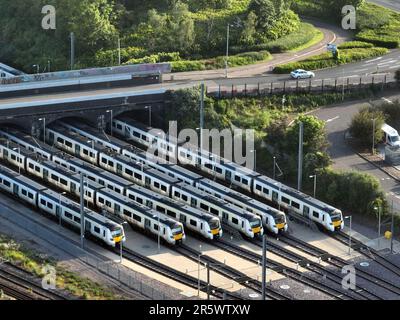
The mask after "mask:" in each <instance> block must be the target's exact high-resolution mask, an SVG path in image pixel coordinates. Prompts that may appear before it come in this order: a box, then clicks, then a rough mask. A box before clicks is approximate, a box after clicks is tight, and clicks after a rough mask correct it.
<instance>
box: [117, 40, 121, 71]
mask: <svg viewBox="0 0 400 320" xmlns="http://www.w3.org/2000/svg"><path fill="white" fill-rule="evenodd" d="M118 65H119V66H120V65H121V39H120V37H119V36H118Z"/></svg>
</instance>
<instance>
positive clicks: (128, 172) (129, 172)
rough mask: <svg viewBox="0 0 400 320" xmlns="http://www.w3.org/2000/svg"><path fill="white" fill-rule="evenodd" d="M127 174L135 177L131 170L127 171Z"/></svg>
mask: <svg viewBox="0 0 400 320" xmlns="http://www.w3.org/2000/svg"><path fill="white" fill-rule="evenodd" d="M125 173H126V174H127V175H129V176H133V171H132V170H130V169H125Z"/></svg>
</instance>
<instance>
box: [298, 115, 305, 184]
mask: <svg viewBox="0 0 400 320" xmlns="http://www.w3.org/2000/svg"><path fill="white" fill-rule="evenodd" d="M303 138H304V125H303V122H300V123H299V167H298V180H297V190H299V191H301V186H302V180H303Z"/></svg>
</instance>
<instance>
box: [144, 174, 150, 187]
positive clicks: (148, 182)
mask: <svg viewBox="0 0 400 320" xmlns="http://www.w3.org/2000/svg"><path fill="white" fill-rule="evenodd" d="M144 184H145V186H146V187H147V188H150V187H151V180H150V178H149V177H146V178H145V179H144Z"/></svg>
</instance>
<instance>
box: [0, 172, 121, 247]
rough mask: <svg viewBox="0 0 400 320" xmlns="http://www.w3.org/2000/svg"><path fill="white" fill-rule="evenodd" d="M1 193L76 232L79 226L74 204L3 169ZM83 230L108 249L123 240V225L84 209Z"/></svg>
mask: <svg viewBox="0 0 400 320" xmlns="http://www.w3.org/2000/svg"><path fill="white" fill-rule="evenodd" d="M0 190H2V191H5V192H8V193H9V194H11V195H13V196H15V197H17V198H19V199H20V200H22V201H24V202H26V203H28V204H29V205H31V206H33V207H35V208H36V209H38V210H40V211H41V212H45V213H47V214H49V215H51V216H53V217H58V218H59V219H61V220H62V221H63V222H64V223H67V224H68V225H70V226H72V227H74V228H76V229H77V228H80V226H81V212H80V206H79V205H78V204H77V203H75V202H73V201H71V200H69V199H68V198H66V197H64V196H62V195H59V194H58V193H56V192H54V191H52V190H50V189H48V188H46V187H44V186H42V185H40V184H38V183H36V182H35V181H33V180H31V179H28V178H26V177H24V176H22V175H20V174H18V173H16V172H14V171H13V170H10V169H8V168H7V167H3V166H0ZM84 230H85V233H87V234H90V235H91V236H93V237H95V238H96V239H99V240H100V241H102V242H104V243H106V244H107V245H109V246H111V247H115V246H116V245H117V244H119V243H120V242H125V240H126V239H125V232H124V228H123V226H122V225H120V224H118V223H117V222H115V221H113V220H111V219H109V218H106V217H104V216H102V215H100V214H98V213H96V212H94V211H91V210H89V209H87V208H85V212H84Z"/></svg>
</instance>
